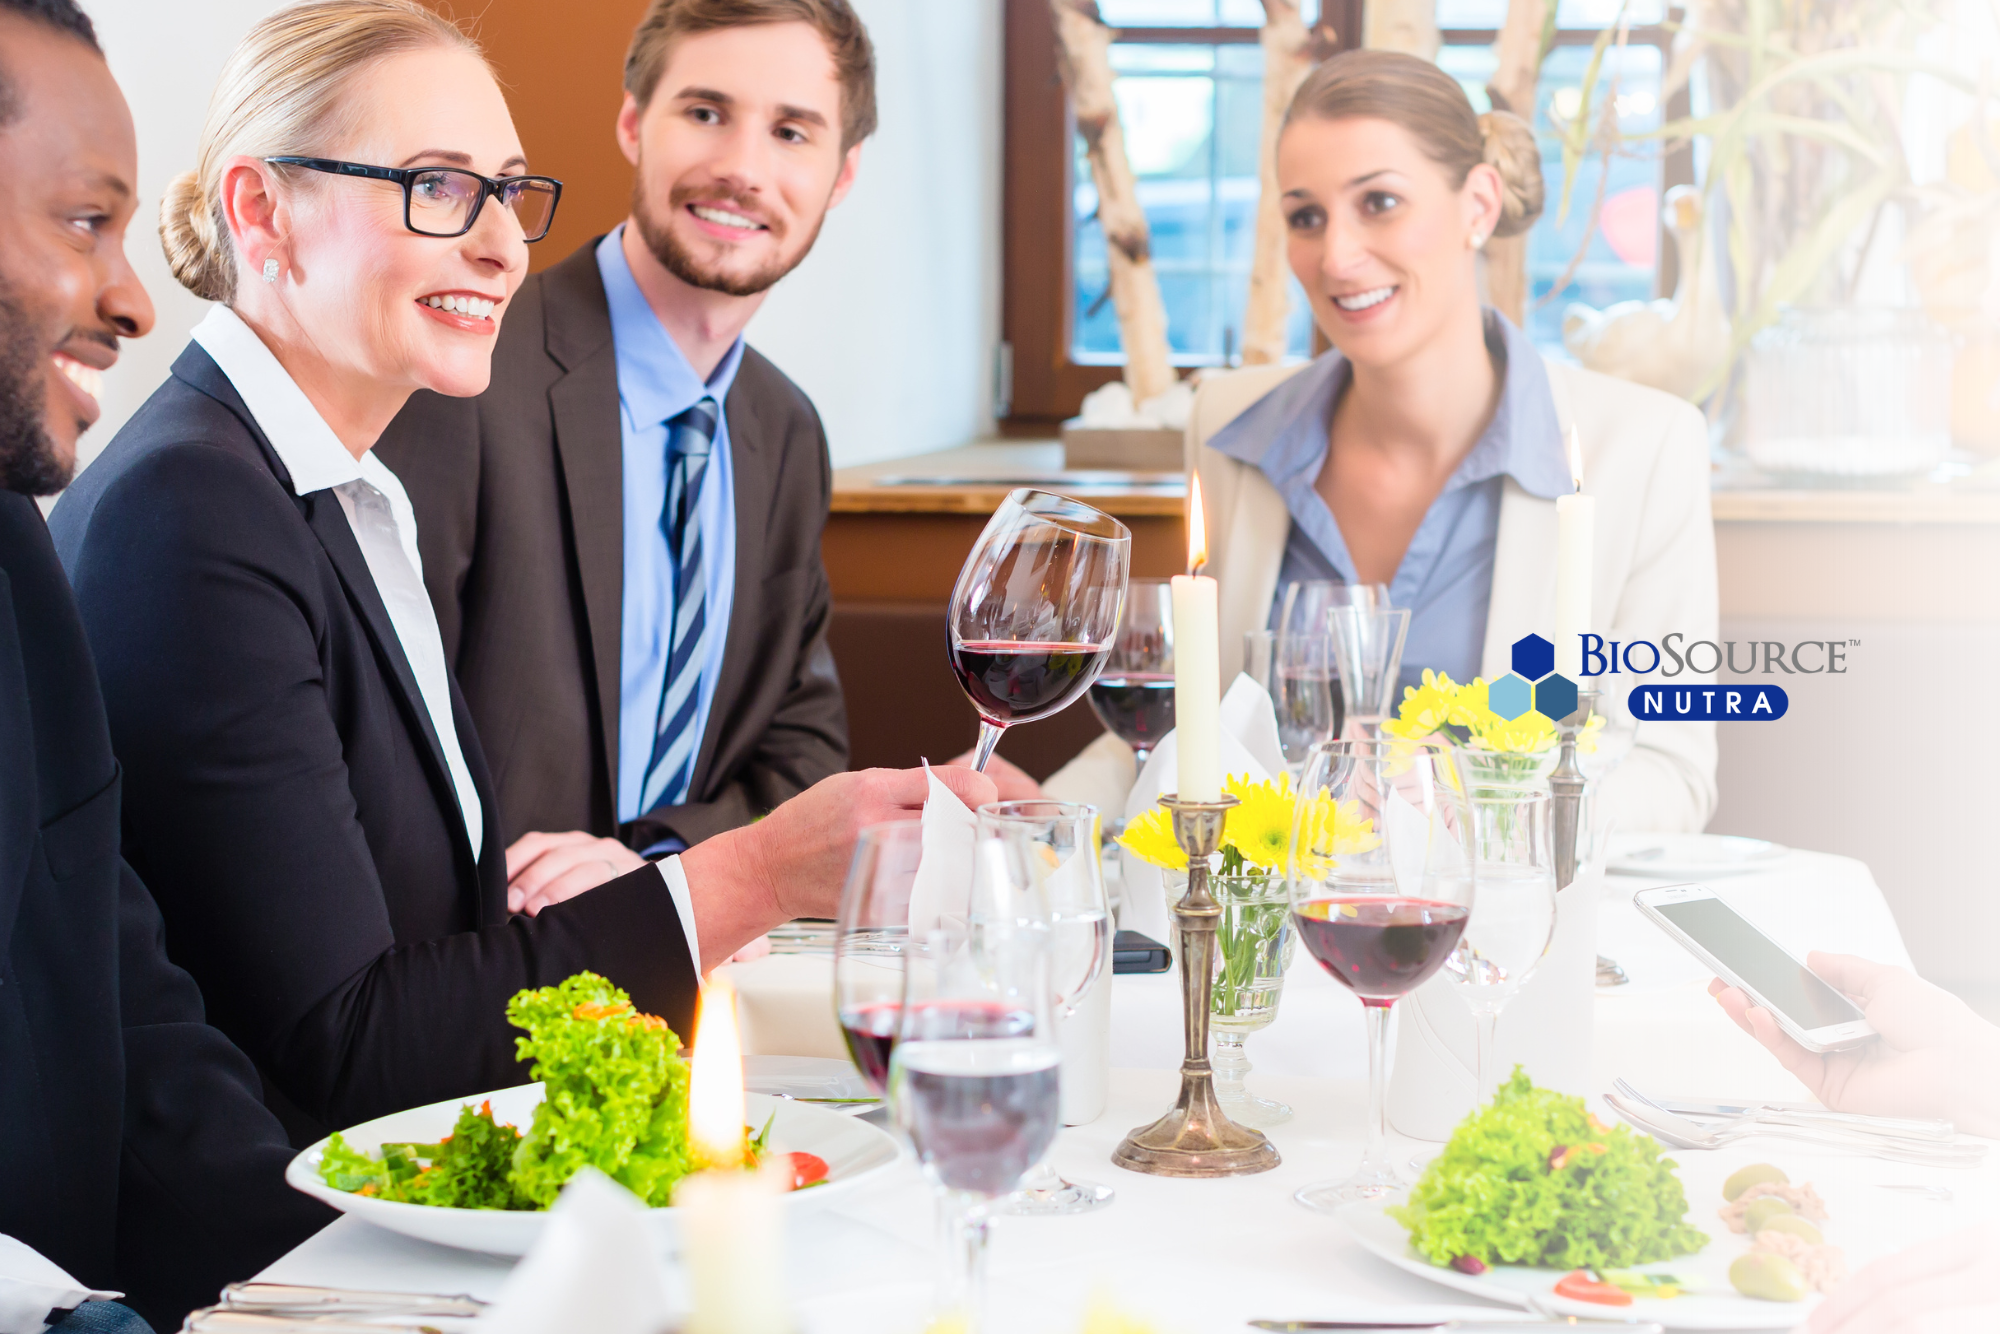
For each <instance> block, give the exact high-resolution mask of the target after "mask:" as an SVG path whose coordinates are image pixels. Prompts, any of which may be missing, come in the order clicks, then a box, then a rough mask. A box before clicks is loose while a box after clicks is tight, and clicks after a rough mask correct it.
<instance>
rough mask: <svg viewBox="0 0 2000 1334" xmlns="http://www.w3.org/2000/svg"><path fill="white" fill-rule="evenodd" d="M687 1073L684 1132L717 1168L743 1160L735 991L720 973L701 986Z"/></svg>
mask: <svg viewBox="0 0 2000 1334" xmlns="http://www.w3.org/2000/svg"><path fill="white" fill-rule="evenodd" d="M691 1065H692V1067H693V1068H692V1069H691V1070H690V1071H689V1072H688V1137H689V1138H690V1139H691V1140H693V1141H694V1146H695V1149H696V1151H697V1152H698V1153H700V1155H701V1156H702V1157H703V1158H705V1159H707V1160H708V1162H709V1163H711V1164H712V1165H714V1166H716V1167H736V1166H738V1165H740V1164H741V1163H742V1161H743V1044H742V1042H741V1040H740V1039H739V1038H738V1037H737V1034H736V992H735V990H734V988H732V987H731V986H730V985H729V983H728V982H727V981H725V980H723V979H722V978H720V977H718V978H715V979H713V980H711V981H710V982H709V984H708V985H707V986H706V987H705V988H703V990H702V993H701V1001H700V1007H699V1012H698V1013H697V1015H696V1017H695V1023H694V1058H693V1060H692V1062H691Z"/></svg>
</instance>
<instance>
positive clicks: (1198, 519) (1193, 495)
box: [1187, 473, 1208, 574]
mask: <svg viewBox="0 0 2000 1334" xmlns="http://www.w3.org/2000/svg"><path fill="white" fill-rule="evenodd" d="M1206 564H1208V523H1207V521H1206V520H1205V519H1204V518H1203V517H1202V512H1201V474H1200V473H1194V474H1191V475H1190V476H1189V478H1188V566H1187V567H1188V573H1189V574H1200V573H1201V567H1202V566H1204V565H1206Z"/></svg>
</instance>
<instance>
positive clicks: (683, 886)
mask: <svg viewBox="0 0 2000 1334" xmlns="http://www.w3.org/2000/svg"><path fill="white" fill-rule="evenodd" d="M653 865H655V866H657V867H659V868H660V879H662V880H664V881H666V882H667V893H669V894H671V895H673V899H674V911H675V912H678V913H679V914H680V915H681V934H682V935H684V936H686V937H687V945H688V958H689V959H690V960H691V961H692V962H693V964H694V975H695V977H696V978H697V979H699V978H700V977H701V937H699V936H698V935H696V934H695V929H694V896H693V895H692V894H690V893H688V879H687V872H686V871H685V870H683V869H682V868H681V859H680V857H679V856H678V855H675V856H672V857H662V858H661V859H660V860H659V861H656V862H654V863H653Z"/></svg>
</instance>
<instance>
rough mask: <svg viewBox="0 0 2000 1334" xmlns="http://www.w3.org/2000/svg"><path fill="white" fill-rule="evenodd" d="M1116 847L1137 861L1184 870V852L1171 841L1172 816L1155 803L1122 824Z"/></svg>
mask: <svg viewBox="0 0 2000 1334" xmlns="http://www.w3.org/2000/svg"><path fill="white" fill-rule="evenodd" d="M1118 846H1119V847H1121V848H1123V849H1125V850H1126V851H1127V852H1129V853H1131V854H1132V855H1133V856H1134V857H1137V858H1138V859H1139V860H1140V861H1143V862H1149V863H1151V864H1152V865H1154V866H1159V867H1163V868H1165V869H1166V870H1169V871H1185V870H1187V853H1185V852H1183V851H1182V850H1181V845H1180V844H1179V843H1177V842H1176V841H1175V840H1174V817H1173V816H1172V815H1170V814H1168V813H1167V809H1166V807H1164V806H1155V807H1153V808H1152V809H1151V810H1148V811H1147V812H1146V813H1145V814H1144V815H1141V816H1140V817H1139V818H1138V819H1136V820H1134V821H1132V823H1131V824H1128V825H1126V826H1125V832H1124V833H1122V834H1120V835H1119V836H1118Z"/></svg>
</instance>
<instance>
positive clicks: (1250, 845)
mask: <svg viewBox="0 0 2000 1334" xmlns="http://www.w3.org/2000/svg"><path fill="white" fill-rule="evenodd" d="M1222 790H1223V791H1225V792H1227V793H1228V794H1229V795H1230V796H1232V797H1234V798H1236V800H1237V801H1238V802H1240V803H1241V804H1240V805H1238V806H1237V807H1236V809H1235V810H1233V811H1231V812H1229V822H1228V823H1227V824H1225V825H1223V827H1222V841H1223V843H1224V844H1225V845H1227V846H1228V847H1232V848H1235V849H1236V851H1237V852H1238V853H1240V854H1241V855H1242V857H1243V860H1244V861H1246V862H1248V863H1249V864H1250V865H1252V866H1255V867H1258V868H1260V869H1262V870H1265V871H1276V872H1278V873H1279V874H1281V875H1282V874H1283V873H1284V869H1285V855H1286V853H1287V852H1289V851H1290V849H1291V846H1292V813H1293V810H1294V809H1295V807H1296V806H1297V800H1296V797H1295V795H1294V793H1293V792H1292V780H1291V778H1290V776H1289V775H1286V774H1280V775H1278V778H1277V781H1276V782H1263V783H1253V782H1251V781H1250V775H1248V774H1239V775H1237V776H1236V777H1234V778H1230V779H1227V780H1225V781H1224V782H1223V784H1222Z"/></svg>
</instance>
